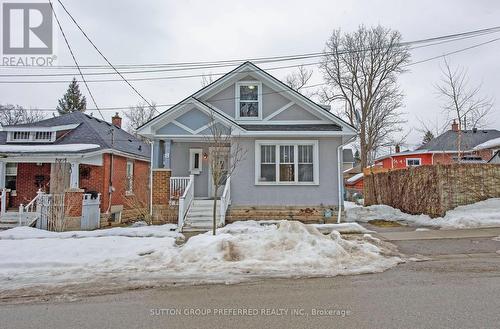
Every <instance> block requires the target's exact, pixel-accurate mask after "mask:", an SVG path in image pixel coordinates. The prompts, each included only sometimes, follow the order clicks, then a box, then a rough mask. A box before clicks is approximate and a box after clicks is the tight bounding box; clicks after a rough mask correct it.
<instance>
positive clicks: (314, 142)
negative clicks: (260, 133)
mask: <svg viewBox="0 0 500 329" xmlns="http://www.w3.org/2000/svg"><path fill="white" fill-rule="evenodd" d="M262 145H275V146H276V150H275V152H276V157H275V159H276V164H275V166H276V181H275V182H260V181H259V177H260V165H261V163H260V160H261V159H260V158H261V154H260V147H261V146H262ZM281 145H294V165H295V169H294V172H295V177H294V178H295V181H293V182H280V181H279V179H280V176H279V166H280V156H279V155H280V154H279V152H280V146H281ZM299 145H312V147H313V177H314V180H313V181H312V182H299V156H298V149H299V148H298V146H299ZM255 185H319V142H318V141H317V140H256V141H255Z"/></svg>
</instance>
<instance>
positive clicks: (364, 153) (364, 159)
mask: <svg viewBox="0 0 500 329" xmlns="http://www.w3.org/2000/svg"><path fill="white" fill-rule="evenodd" d="M359 144H360V148H361V170H363V169H364V168H366V167H368V152H369V150H368V149H367V147H366V128H365V124H364V123H361V127H360V133H359Z"/></svg>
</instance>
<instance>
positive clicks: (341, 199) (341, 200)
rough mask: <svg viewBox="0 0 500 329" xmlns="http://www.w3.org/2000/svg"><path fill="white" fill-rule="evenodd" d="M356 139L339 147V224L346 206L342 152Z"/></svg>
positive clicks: (352, 138)
mask: <svg viewBox="0 0 500 329" xmlns="http://www.w3.org/2000/svg"><path fill="white" fill-rule="evenodd" d="M354 139H356V136H353V137H351V138H349V139H348V140H347V141H346V142H345V143H342V144H340V145H339V146H338V147H337V179H338V182H339V184H338V188H339V190H338V193H339V200H338V207H339V212H338V214H337V223H340V219H341V217H342V205H343V204H344V180H343V177H344V175H343V172H342V161H341V160H342V150H343V149H344V146H346V145H347V144H349V143H351V142H352V141H354Z"/></svg>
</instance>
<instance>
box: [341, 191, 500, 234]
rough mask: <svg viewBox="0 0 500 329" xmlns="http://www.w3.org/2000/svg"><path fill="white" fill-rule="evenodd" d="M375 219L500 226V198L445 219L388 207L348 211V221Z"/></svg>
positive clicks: (450, 226)
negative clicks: (411, 213) (407, 212)
mask: <svg viewBox="0 0 500 329" xmlns="http://www.w3.org/2000/svg"><path fill="white" fill-rule="evenodd" d="M374 219H382V220H387V221H403V222H407V223H409V224H411V225H424V226H436V227H441V228H444V229H453V228H459V229H460V228H477V227H494V226H500V198H494V199H488V200H485V201H480V202H477V203H474V204H470V205H466V206H459V207H456V208H455V209H453V210H449V211H447V212H446V215H445V216H444V217H438V218H434V219H433V218H430V217H429V216H427V215H410V214H406V213H404V212H402V211H400V210H399V209H394V208H392V207H389V206H386V205H374V206H369V207H357V208H351V209H348V210H347V211H346V220H347V221H352V222H369V221H371V220H374Z"/></svg>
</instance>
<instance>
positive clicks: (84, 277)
mask: <svg viewBox="0 0 500 329" xmlns="http://www.w3.org/2000/svg"><path fill="white" fill-rule="evenodd" d="M149 228H153V229H154V227H149ZM131 229H134V230H137V229H138V228H130V229H128V228H125V229H123V230H124V234H122V235H120V234H105V235H103V236H99V237H96V236H87V235H88V234H90V233H91V232H78V233H75V232H73V236H78V237H79V238H72V236H67V235H65V234H60V233H55V234H52V233H50V234H46V232H35V231H31V232H29V236H26V235H25V236H24V237H22V234H21V232H20V229H13V230H8V231H5V232H2V233H1V239H0V297H1V296H2V295H3V296H8V295H14V294H15V290H16V289H23V290H26V289H33V288H35V290H37V291H43V290H51V289H55V288H58V287H59V288H61V287H64V286H68V285H73V286H74V285H78V284H86V286H89V285H92V286H94V285H95V289H97V290H98V289H104V288H105V287H106V286H107V287H109V286H123V287H138V286H154V285H161V284H168V283H173V282H177V283H192V284H196V283H210V282H214V283H215V282H219V283H235V282H241V281H245V280H249V279H252V278H269V277H309V276H335V275H347V274H360V273H372V272H381V271H384V270H386V269H388V268H390V267H392V266H395V265H396V264H397V263H398V262H401V259H400V258H399V257H398V256H397V255H396V253H395V252H394V250H393V249H392V248H390V245H386V244H385V243H383V242H381V241H380V240H378V239H375V238H373V237H371V236H370V235H363V236H357V237H354V236H351V237H349V239H346V238H343V237H341V236H340V234H339V233H338V232H337V231H333V232H332V233H331V234H329V235H323V234H321V233H320V232H319V231H318V230H317V229H316V228H315V227H313V226H310V225H304V224H301V223H299V222H291V221H281V222H279V223H278V224H273V225H263V226H261V225H260V224H259V223H258V222H254V221H249V222H237V223H233V224H230V225H227V226H226V227H224V228H221V229H219V230H218V232H217V235H216V236H212V235H210V234H208V233H207V234H201V235H197V236H194V237H192V238H190V239H189V240H188V241H187V242H186V243H185V244H182V245H179V244H178V243H176V238H178V236H176V234H175V233H174V234H173V235H168V234H164V236H163V237H154V236H157V235H151V236H148V237H146V236H145V235H142V236H144V237H135V236H134V237H130V234H129V233H130V232H127V231H128V230H131ZM156 229H158V227H156ZM123 230H122V231H123ZM159 230H161V229H159ZM16 231H17V233H16ZM108 231H111V230H108ZM94 232H98V231H94ZM115 232H116V231H115ZM108 233H109V232H108ZM94 234H96V233H94ZM48 235H51V236H50V237H49V236H48ZM160 235H161V234H160ZM35 236H38V237H42V238H33V237H35Z"/></svg>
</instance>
